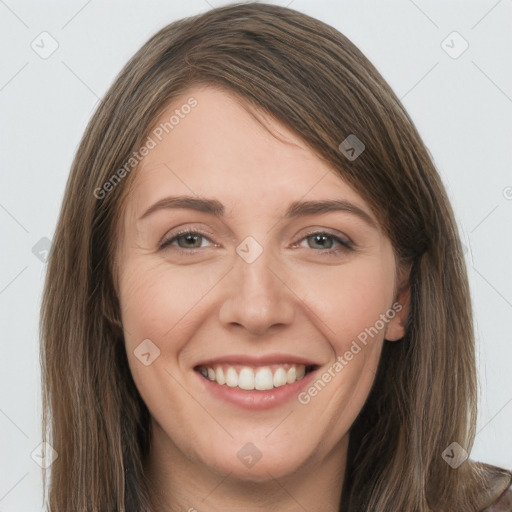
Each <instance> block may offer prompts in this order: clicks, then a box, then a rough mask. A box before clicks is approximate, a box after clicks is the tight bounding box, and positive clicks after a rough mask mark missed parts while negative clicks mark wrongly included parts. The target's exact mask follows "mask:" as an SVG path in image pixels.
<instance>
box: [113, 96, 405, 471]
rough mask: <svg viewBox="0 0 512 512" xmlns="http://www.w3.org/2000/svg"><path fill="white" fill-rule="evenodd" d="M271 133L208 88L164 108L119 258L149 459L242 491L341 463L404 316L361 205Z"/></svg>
mask: <svg viewBox="0 0 512 512" xmlns="http://www.w3.org/2000/svg"><path fill="white" fill-rule="evenodd" d="M190 97H193V98H195V100H196V101H197V104H195V103H194V101H193V100H191V101H190V103H187V101H188V100H189V98H190ZM184 105H195V106H193V107H190V108H187V107H183V106H184ZM182 107H183V108H182ZM176 109H178V112H177V113H175V110H176ZM173 114H174V115H175V117H174V118H173V120H172V121H171V123H173V124H172V129H170V128H169V127H170V126H171V124H170V123H169V118H170V117H171V116H172V115H173ZM177 120H178V121H177ZM161 122H162V123H165V122H168V124H167V132H168V133H166V130H165V129H162V126H161V125H160V123H161ZM266 123H267V125H268V127H269V128H270V129H271V130H272V131H273V132H274V133H275V134H276V136H275V137H274V136H273V135H271V134H270V133H269V132H268V131H266V130H265V129H264V128H263V127H262V126H261V125H260V124H259V123H258V122H257V121H256V120H255V119H254V118H253V117H252V116H251V115H249V113H248V112H247V111H246V110H245V109H244V108H243V107H242V106H241V105H240V103H238V102H237V101H236V100H235V99H234V97H233V96H231V95H230V94H228V93H226V92H221V91H220V90H218V89H214V88H210V87H197V88H193V89H190V91H189V93H188V94H185V95H184V96H183V97H181V98H180V99H179V100H177V101H176V102H175V103H174V104H173V106H172V108H169V109H168V110H167V111H166V112H165V114H164V115H163V116H162V118H161V119H159V120H158V121H157V123H156V124H155V127H156V128H155V130H153V132H152V133H151V134H150V137H151V138H152V141H153V142H149V141H148V144H147V147H148V148H149V151H148V153H147V155H146V156H145V157H144V159H143V161H142V163H141V165H140V167H139V168H138V169H137V170H136V171H134V172H136V173H137V175H136V176H135V177H134V178H135V180H134V183H133V185H134V187H133V192H132V193H131V194H130V195H129V198H128V203H127V208H126V212H125V215H124V217H123V219H122V224H121V228H122V229H121V231H122V235H121V237H120V242H119V250H118V254H117V257H118V260H117V261H118V264H119V267H118V271H119V272H118V278H119V298H120V305H121V314H122V322H123V328H124V332H125V342H126V350H127V354H128V361H129V365H130V369H131V372H132V375H133V379H134V381H135V384H136V386H137V388H138V390H139V392H140V394H141V396H142V398H143V400H144V402H145V403H146V405H147V407H148V409H149V411H150V413H151V416H152V421H153V426H154V443H155V446H157V447H158V449H159V450H160V456H161V457H164V458H167V459H168V460H172V461H175V463H177V464H186V465H188V466H189V467H195V468H196V469H197V470H198V471H200V470H201V468H202V469H203V470H204V469H205V468H206V469H207V470H208V471H215V472H218V473H221V474H223V475H225V474H228V473H230V474H231V475H232V477H235V478H236V477H238V478H240V479H243V480H253V481H258V480H263V479H266V478H268V475H269V474H271V475H272V476H273V477H275V478H278V477H284V476H286V475H292V474H293V473H294V472H296V471H298V470H299V469H301V470H303V469H304V468H310V469H311V468H314V467H315V466H318V465H319V464H322V463H323V462H325V461H326V460H328V458H329V457H330V458H331V459H332V458H333V457H338V456H339V457H342V456H343V455H344V452H343V450H344V449H345V448H346V442H347V440H348V431H349V428H350V426H351V424H352V422H353V421H354V419H355V418H356V416H357V414H358V413H359V411H360V410H361V408H362V406H363V404H364V401H365V399H366V397H367V396H368V393H369V391H370V388H371V385H372V383H373V381H374V377H375V372H376V369H377V364H378V361H379V357H380V353H381V348H382V343H383V340H384V338H386V339H388V340H396V339H399V338H401V337H402V336H403V334H404V330H403V323H404V320H405V312H406V306H405V305H404V307H403V308H402V311H401V312H398V310H399V309H400V306H397V305H396V303H395V301H396V300H397V299H399V300H400V297H397V296H396V295H395V289H396V286H397V284H398V283H397V275H396V269H395V259H394V255H393V251H392V247H391V244H390V241H389V239H388V238H387V237H386V236H385V235H384V233H383V232H382V231H381V228H380V227H379V224H378V222H377V219H376V218H375V216H374V215H373V214H372V212H371V209H370V207H369V206H368V204H366V203H365V201H364V200H363V199H362V198H361V196H360V195H359V194H358V193H356V192H355V191H354V190H353V189H352V188H351V187H349V186H348V185H347V184H346V183H344V182H343V181H342V180H341V179H340V177H339V176H337V175H336V174H335V173H334V172H333V170H332V169H331V168H330V167H329V166H328V165H326V163H325V162H323V161H322V160H320V159H319V158H318V157H317V156H315V154H314V153H313V152H312V151H311V150H310V149H308V148H307V147H306V146H305V145H304V143H303V142H302V141H301V140H300V139H299V138H298V137H297V136H296V135H294V134H293V133H291V132H290V131H289V130H288V129H286V128H285V127H284V126H282V125H281V124H280V123H277V122H276V121H275V120H272V119H269V118H266ZM159 126H160V129H158V127H159ZM160 139H161V140H160ZM340 142H341V141H340ZM153 143H154V144H153ZM152 146H154V147H152ZM347 163H349V162H348V161H347ZM185 196H186V199H179V198H180V197H182V198H183V197H185ZM326 201H330V203H328V204H327V206H330V207H327V206H326V204H324V205H321V204H317V205H315V204H314V203H317V202H326ZM336 202H338V203H336ZM336 205H337V206H336ZM184 232H185V234H183V233H184ZM187 232H191V233H190V234H186V233H187ZM393 305H394V306H395V309H392V308H393ZM304 373H305V375H304ZM212 379H213V380H212ZM254 388H256V389H254ZM163 453H165V455H163ZM180 461H181V462H180Z"/></svg>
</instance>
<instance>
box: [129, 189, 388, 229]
mask: <svg viewBox="0 0 512 512" xmlns="http://www.w3.org/2000/svg"><path fill="white" fill-rule="evenodd" d="M169 208H170V209H174V208H187V209H190V210H196V211H199V212H204V213H209V214H210V215H214V216H215V217H222V216H224V214H225V208H224V205H223V204H222V203H221V202H220V201H218V200H217V199H206V198H200V197H193V196H169V197H165V198H164V199H161V200H160V201H157V202H156V203H155V204H153V205H152V206H150V207H149V208H148V209H147V210H146V211H145V212H144V213H143V214H142V215H141V216H140V217H139V220H142V219H145V218H146V217H148V216H149V215H151V214H152V213H154V212H156V211H159V210H163V209H169ZM336 211H343V212H347V213H350V214H353V215H356V216H357V217H359V218H360V219H362V220H363V221H365V222H366V223H367V224H368V225H369V226H371V227H373V228H377V227H378V226H377V224H376V222H375V221H374V220H373V218H372V217H371V216H370V215H369V214H368V213H367V212H366V211H364V210H363V209H361V208H359V207H358V206H356V205H355V204H352V203H350V202H348V201H345V200H342V199H324V200H319V201H294V202H292V203H291V204H290V205H289V206H288V209H287V210H286V212H285V214H284V217H285V218H287V219H291V218H296V217H304V216H306V215H320V214H322V213H329V212H336Z"/></svg>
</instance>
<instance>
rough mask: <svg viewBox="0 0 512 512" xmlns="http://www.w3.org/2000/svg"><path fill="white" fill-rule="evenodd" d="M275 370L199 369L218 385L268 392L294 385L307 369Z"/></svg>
mask: <svg viewBox="0 0 512 512" xmlns="http://www.w3.org/2000/svg"><path fill="white" fill-rule="evenodd" d="M273 368H274V370H272V369H271V368H270V367H269V366H262V367H259V368H251V367H249V366H244V367H242V368H240V371H239V372H237V370H236V369H235V368H234V367H233V366H224V367H223V366H221V365H219V366H215V367H214V368H213V367H204V366H203V367H201V368H199V371H200V372H201V374H202V375H203V376H204V377H206V378H207V379H208V380H211V381H215V382H217V384H220V385H226V386H229V387H231V388H234V387H238V388H240V389H245V390H247V391H252V390H254V389H256V390H259V391H266V390H269V389H273V388H278V387H281V386H284V385H286V384H293V383H294V382H296V381H298V380H301V379H302V378H303V377H304V375H305V374H306V367H305V366H304V365H303V364H299V365H294V364H292V365H289V364H286V365H283V366H279V365H276V366H274V367H273Z"/></svg>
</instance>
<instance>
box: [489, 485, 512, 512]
mask: <svg viewBox="0 0 512 512" xmlns="http://www.w3.org/2000/svg"><path fill="white" fill-rule="evenodd" d="M483 512H512V485H511V486H510V487H509V488H508V489H506V490H505V492H503V493H502V494H501V495H500V496H499V497H498V499H497V500H496V501H495V502H494V503H493V504H492V505H490V506H489V507H488V508H486V509H485V510H484V511H483Z"/></svg>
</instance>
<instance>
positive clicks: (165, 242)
mask: <svg viewBox="0 0 512 512" xmlns="http://www.w3.org/2000/svg"><path fill="white" fill-rule="evenodd" d="M188 234H192V235H201V236H202V237H203V238H206V239H207V240H208V241H209V242H211V243H212V245H218V244H216V243H215V242H213V240H211V239H210V236H213V233H211V232H208V231H206V230H203V229H199V228H198V229H196V228H194V227H193V226H187V227H185V228H183V229H181V230H178V231H172V232H171V233H170V234H166V235H164V237H163V238H162V240H160V242H159V244H158V248H159V249H165V248H167V247H168V246H170V245H171V242H172V241H174V239H176V238H178V237H180V236H183V235H188ZM176 249H177V250H178V251H185V252H191V251H196V250H198V249H201V248H200V247H196V248H193V249H183V248H182V247H176Z"/></svg>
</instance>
